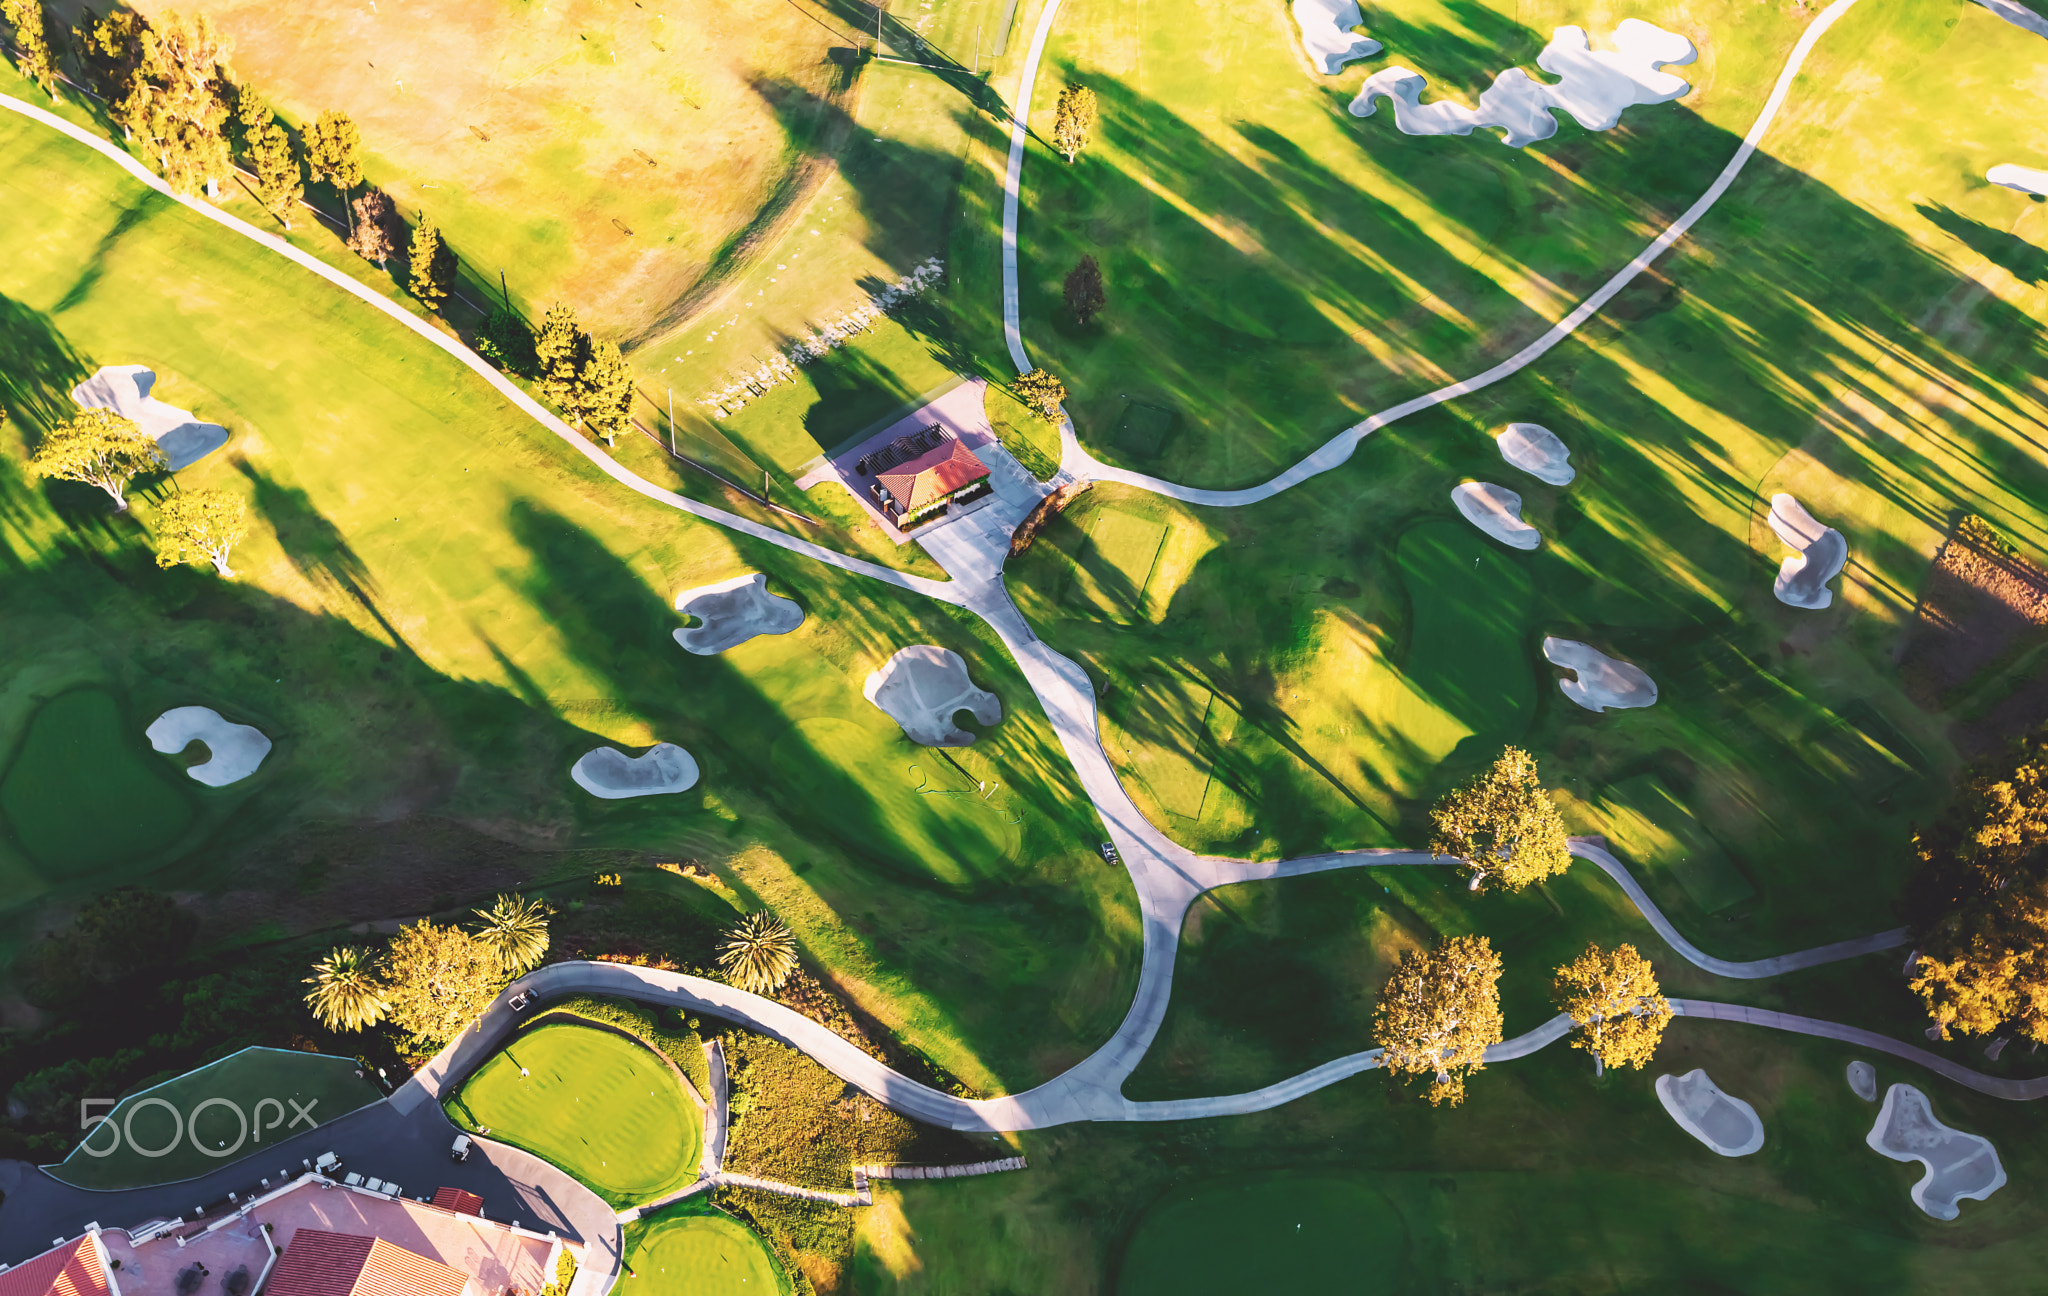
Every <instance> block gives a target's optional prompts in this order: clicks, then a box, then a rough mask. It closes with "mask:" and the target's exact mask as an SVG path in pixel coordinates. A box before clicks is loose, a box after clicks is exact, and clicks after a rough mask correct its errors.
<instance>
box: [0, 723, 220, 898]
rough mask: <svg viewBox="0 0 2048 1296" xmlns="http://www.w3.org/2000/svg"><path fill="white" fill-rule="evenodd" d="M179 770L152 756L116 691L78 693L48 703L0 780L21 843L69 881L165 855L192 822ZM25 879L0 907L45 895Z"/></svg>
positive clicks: (4, 894) (9, 889)
mask: <svg viewBox="0 0 2048 1296" xmlns="http://www.w3.org/2000/svg"><path fill="white" fill-rule="evenodd" d="M181 777H182V775H180V774H179V773H178V771H177V767H176V766H173V765H171V764H170V763H169V762H167V761H165V760H164V759H163V758H162V757H161V756H158V755H156V754H155V753H154V752H153V751H151V750H150V748H149V744H148V743H147V742H146V741H145V740H144V739H143V738H142V726H141V725H139V724H131V723H130V722H129V721H128V720H127V718H126V717H124V716H123V715H122V714H121V708H120V704H119V703H118V702H117V701H116V700H115V698H114V697H113V695H112V694H109V693H106V692H104V691H102V690H99V689H76V690H74V691H72V692H69V693H64V694H61V695H60V696H58V697H55V698H52V699H51V700H50V701H49V702H47V703H45V704H44V706H43V707H42V709H41V710H39V711H37V712H36V714H35V719H33V720H32V721H30V722H29V726H28V732H27V733H26V735H25V736H24V737H23V738H22V740H21V744H20V746H19V747H18V748H17V749H16V750H15V752H14V756H13V760H12V762H11V763H10V764H9V765H8V766H7V770H6V775H5V778H4V779H0V809H4V810H5V812H6V816H7V824H8V826H9V828H10V829H12V831H13V833H14V837H15V841H16V842H17V843H18V844H19V845H20V847H21V848H22V849H23V850H24V851H26V852H27V853H28V855H29V857H30V858H31V859H33V860H34V861H35V862H36V863H37V864H38V865H40V866H41V867H42V869H43V871H44V872H45V873H48V874H56V875H60V876H67V877H70V878H72V879H74V880H75V879H76V878H78V877H79V876H80V875H81V874H92V875H104V873H105V872H106V871H107V870H109V869H112V868H115V867H116V866H120V865H125V864H129V863H130V862H131V861H133V860H135V859H138V858H142V859H147V858H149V857H151V856H155V855H160V854H161V853H162V852H163V851H164V850H165V849H166V848H168V847H170V846H171V845H173V844H175V843H176V842H177V840H178V839H179V838H180V837H181V836H183V835H184V832H185V829H186V828H187V827H189V826H190V825H191V823H192V820H193V807H192V797H191V794H190V793H188V792H186V791H185V790H184V789H183V788H180V787H179V786H177V784H176V783H174V782H173V781H172V780H174V779H177V778H181ZM42 886H43V884H42V883H41V882H39V881H37V880H35V879H31V878H23V879H19V880H17V881H16V882H14V883H13V884H11V885H9V886H6V887H5V888H0V906H5V905H7V904H8V903H9V902H11V901H14V900H17V899H18V898H20V897H21V896H23V895H26V894H31V893H33V892H35V891H39V890H41V889H42Z"/></svg>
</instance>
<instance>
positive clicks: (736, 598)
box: [676, 572, 804, 657]
mask: <svg viewBox="0 0 2048 1296" xmlns="http://www.w3.org/2000/svg"><path fill="white" fill-rule="evenodd" d="M676 611H678V612H680V613H682V614H683V615H684V616H693V617H696V618H697V619H698V620H700V621H702V622H703V623H704V624H703V625H698V626H685V627H683V628H682V629H680V630H678V631H676V642H677V643H679V644H681V645H682V646H683V649H684V651H686V652H693V653H696V654H697V655H698V656H699V657H709V656H712V655H713V654H715V653H722V652H724V651H725V650H726V649H728V648H737V647H739V646H740V645H741V644H743V643H745V642H746V641H747V640H749V639H752V638H753V637H754V636H755V635H764V634H767V635H781V634H788V633H789V632H790V631H792V630H794V629H796V628H797V627H798V626H800V625H802V624H803V623H804V610H803V609H802V608H801V607H799V606H797V602H796V600H795V599H788V598H784V597H782V596H781V595H780V594H770V593H769V592H768V578H767V577H766V576H764V575H762V574H761V573H760V572H755V573H753V574H752V575H750V576H735V577H733V578H732V579H731V580H728V581H720V582H719V583H718V584H716V585H699V586H698V587H697V588H696V589H686V590H684V591H683V592H682V593H680V594H678V595H676Z"/></svg>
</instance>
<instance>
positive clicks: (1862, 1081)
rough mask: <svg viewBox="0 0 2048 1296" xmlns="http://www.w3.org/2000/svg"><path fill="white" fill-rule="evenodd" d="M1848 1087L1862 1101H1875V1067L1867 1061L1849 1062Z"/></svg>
mask: <svg viewBox="0 0 2048 1296" xmlns="http://www.w3.org/2000/svg"><path fill="white" fill-rule="evenodd" d="M1849 1089H1850V1092H1852V1093H1854V1094H1855V1095H1856V1096H1857V1097H1858V1098H1861V1099H1862V1100H1863V1101H1864V1102H1876V1101H1877V1068H1876V1067H1874V1066H1872V1065H1870V1063H1868V1062H1851V1063H1850V1064H1849Z"/></svg>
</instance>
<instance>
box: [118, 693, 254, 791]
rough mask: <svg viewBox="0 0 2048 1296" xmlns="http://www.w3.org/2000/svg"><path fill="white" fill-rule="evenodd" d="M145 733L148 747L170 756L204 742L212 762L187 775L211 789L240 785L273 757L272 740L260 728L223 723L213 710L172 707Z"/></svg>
mask: <svg viewBox="0 0 2048 1296" xmlns="http://www.w3.org/2000/svg"><path fill="white" fill-rule="evenodd" d="M146 732H147V733H148V735H149V745H150V746H152V747H154V748H156V749H157V750H158V751H160V752H162V753H164V754H165V755H167V756H168V755H170V754H171V753H173V752H181V751H184V750H185V748H187V747H189V746H191V745H192V744H193V743H195V742H203V743H205V744H206V750H207V752H208V753H209V755H210V757H211V759H208V760H205V761H202V762H200V763H199V764H197V765H191V766H187V767H186V770H185V772H186V773H187V774H190V775H191V776H192V777H193V778H196V779H198V780H199V781H200V782H201V783H204V784H206V786H208V787H226V786H227V785H228V784H230V783H239V782H241V781H242V780H243V779H245V778H248V777H249V776H250V775H251V774H254V773H255V772H256V767H257V766H258V765H261V764H262V763H263V758H264V757H265V756H268V755H270V739H268V738H265V737H264V736H263V731H262V730H261V729H257V728H255V727H253V726H251V725H245V724H235V723H233V722H232V721H229V720H224V719H222V718H221V714H220V712H218V711H216V710H214V709H213V708H212V707H203V706H183V707H172V708H171V709H170V710H168V711H166V712H164V713H163V714H162V715H160V716H158V717H157V718H156V719H155V720H154V721H152V722H151V724H150V726H149V728H148V730H147V731H146Z"/></svg>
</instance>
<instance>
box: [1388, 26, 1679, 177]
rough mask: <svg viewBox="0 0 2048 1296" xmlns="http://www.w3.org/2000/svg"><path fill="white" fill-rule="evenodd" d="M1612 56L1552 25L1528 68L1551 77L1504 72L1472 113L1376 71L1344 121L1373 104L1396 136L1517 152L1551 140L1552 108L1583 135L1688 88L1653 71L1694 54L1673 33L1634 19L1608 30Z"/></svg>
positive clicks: (1412, 80) (1412, 81)
mask: <svg viewBox="0 0 2048 1296" xmlns="http://www.w3.org/2000/svg"><path fill="white" fill-rule="evenodd" d="M1613 41H1614V47H1615V48H1614V50H1613V51H1608V50H1596V49H1594V48H1592V45H1591V43H1590V42H1589V41H1588V40H1587V39H1586V31H1585V29H1584V28H1583V27H1560V28H1558V29H1557V30H1556V32H1554V33H1553V34H1552V35H1551V38H1550V44H1548V45H1546V46H1544V47H1543V52H1542V53H1541V54H1539V55H1537V56H1536V66H1537V67H1539V68H1542V69H1543V70H1544V71H1545V72H1548V73H1550V74H1551V75H1552V76H1554V77H1557V78H1559V80H1558V83H1557V84H1556V85H1546V84H1544V83H1543V82H1541V81H1538V80H1536V79H1535V78H1534V77H1531V76H1530V75H1529V74H1528V73H1527V72H1524V71H1522V69H1520V68H1509V69H1508V70H1507V71H1505V72H1502V73H1501V74H1500V75H1498V76H1496V77H1495V78H1494V79H1493V84H1492V85H1491V86H1489V87H1487V89H1486V91H1485V92H1484V93H1483V94H1481V95H1480V96H1479V106H1478V107H1477V108H1467V107H1466V106H1465V105H1463V104H1460V103H1454V102H1452V101H1451V100H1448V99H1439V100H1437V101H1436V102H1435V103H1428V104H1426V103H1423V102H1422V92H1423V91H1424V90H1426V89H1428V87H1429V81H1428V79H1427V78H1425V77H1424V76H1423V75H1422V74H1421V73H1420V72H1416V71H1414V70H1413V69H1410V68H1405V67H1390V68H1382V69H1381V70H1380V71H1378V72H1375V73H1373V74H1372V75H1371V76H1369V77H1367V78H1366V79H1365V85H1364V86H1363V87H1361V88H1360V90H1359V92H1358V97H1357V98H1356V99H1353V100H1352V101H1351V115H1352V116H1354V117H1370V116H1372V115H1373V112H1374V110H1375V109H1376V108H1377V107H1378V100H1380V99H1382V98H1384V99H1388V100H1391V101H1392V102H1393V105H1394V125H1395V126H1397V127H1398V128H1399V129H1400V131H1401V133H1402V134H1404V135H1470V134H1471V133H1472V132H1473V131H1474V130H1479V129H1482V128H1483V129H1489V130H1501V131H1504V132H1506V133H1505V134H1504V135H1503V136H1502V138H1501V143H1503V144H1506V145H1508V146H1510V147H1512V148H1523V147H1525V146H1527V145H1530V144H1534V143H1535V142H1536V141H1538V140H1545V139H1549V138H1550V137H1551V136H1552V135H1555V134H1557V118H1555V117H1553V116H1552V115H1551V110H1552V109H1557V108H1562V109H1563V110H1564V111H1566V112H1568V113H1570V114H1571V115H1572V118H1573V119H1574V120H1576V121H1577V122H1578V123H1579V125H1581V126H1583V127H1585V128H1586V129H1587V130H1598V131H1604V130H1613V129H1614V127H1615V126H1616V125H1617V124H1619V123H1620V121H1621V114H1622V113H1623V112H1624V111H1625V110H1627V109H1629V108H1632V107H1634V106H1636V105H1638V104H1660V103H1668V102H1670V101H1671V100H1673V99H1676V98H1679V97H1680V96H1681V95H1684V94H1685V93H1687V92H1688V91H1690V90H1691V89H1692V87H1691V86H1690V85H1688V84H1687V83H1686V82H1685V80H1684V79H1683V78H1682V77H1675V76H1673V75H1671V74H1670V73H1669V72H1662V71H1659V70H1658V69H1659V68H1661V67H1663V66H1665V65H1668V64H1683V63H1690V62H1692V61H1693V59H1694V58H1696V57H1698V53H1699V51H1697V50H1695V49H1694V48H1693V44H1692V42H1691V41H1689V40H1687V39H1686V38H1685V37H1683V36H1681V35H1679V34H1678V33H1677V32H1671V31H1666V30H1664V29H1663V28H1662V27H1658V26H1656V25H1654V24H1651V23H1646V22H1643V21H1642V20H1640V19H1637V18H1627V19H1624V20H1622V23H1621V25H1620V26H1618V27H1616V28H1615V29H1614V36H1613Z"/></svg>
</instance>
